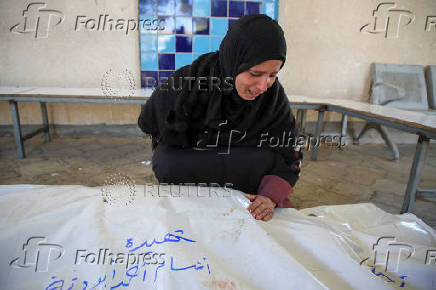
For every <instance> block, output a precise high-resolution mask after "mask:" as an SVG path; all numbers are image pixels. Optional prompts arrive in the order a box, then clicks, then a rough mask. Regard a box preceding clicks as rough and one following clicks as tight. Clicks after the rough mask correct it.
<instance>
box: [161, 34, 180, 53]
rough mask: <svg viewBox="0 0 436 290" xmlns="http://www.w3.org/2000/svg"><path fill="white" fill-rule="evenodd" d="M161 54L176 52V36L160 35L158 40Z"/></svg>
mask: <svg viewBox="0 0 436 290" xmlns="http://www.w3.org/2000/svg"><path fill="white" fill-rule="evenodd" d="M157 48H158V50H159V52H175V51H176V37H175V36H174V35H159V36H158V38H157Z"/></svg>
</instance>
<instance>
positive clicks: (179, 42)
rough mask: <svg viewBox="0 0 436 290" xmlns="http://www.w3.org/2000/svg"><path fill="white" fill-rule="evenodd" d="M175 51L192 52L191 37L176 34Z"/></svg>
mask: <svg viewBox="0 0 436 290" xmlns="http://www.w3.org/2000/svg"><path fill="white" fill-rule="evenodd" d="M176 52H192V37H191V36H176Z"/></svg>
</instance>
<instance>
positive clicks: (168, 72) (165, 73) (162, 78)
mask: <svg viewBox="0 0 436 290" xmlns="http://www.w3.org/2000/svg"><path fill="white" fill-rule="evenodd" d="M173 73H174V71H173V70H161V71H159V84H161V83H163V82H165V81H166V80H167V79H168V77H169V76H170V75H172V74H173Z"/></svg>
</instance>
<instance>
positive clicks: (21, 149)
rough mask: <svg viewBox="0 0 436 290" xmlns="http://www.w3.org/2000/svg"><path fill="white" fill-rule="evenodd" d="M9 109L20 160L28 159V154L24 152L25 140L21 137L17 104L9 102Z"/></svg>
mask: <svg viewBox="0 0 436 290" xmlns="http://www.w3.org/2000/svg"><path fill="white" fill-rule="evenodd" d="M9 107H10V110H11V117H12V123H13V125H14V137H15V144H16V145H17V150H18V158H26V153H25V152H24V146H23V138H22V136H21V125H20V113H19V112H18V105H17V102H15V101H9Z"/></svg>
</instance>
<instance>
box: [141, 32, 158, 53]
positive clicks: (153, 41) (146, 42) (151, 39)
mask: <svg viewBox="0 0 436 290" xmlns="http://www.w3.org/2000/svg"><path fill="white" fill-rule="evenodd" d="M140 40H141V52H157V35H152V34H141V36H140Z"/></svg>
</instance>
